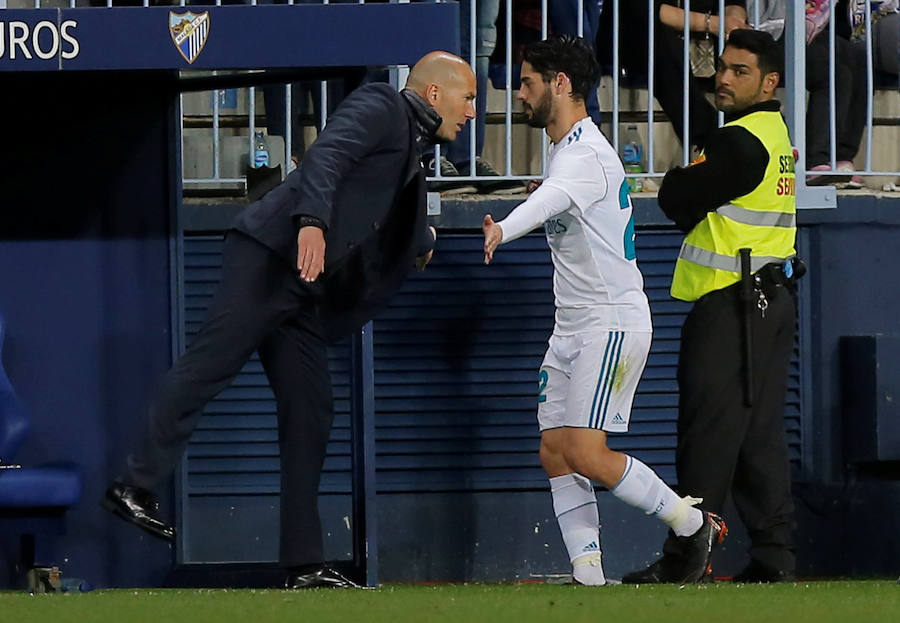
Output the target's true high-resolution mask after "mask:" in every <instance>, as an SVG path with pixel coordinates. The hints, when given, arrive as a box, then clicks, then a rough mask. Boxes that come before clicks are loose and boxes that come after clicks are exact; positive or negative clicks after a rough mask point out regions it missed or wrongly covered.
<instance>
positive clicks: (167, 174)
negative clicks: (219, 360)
mask: <svg viewBox="0 0 900 623" xmlns="http://www.w3.org/2000/svg"><path fill="white" fill-rule="evenodd" d="M76 78H77V79H76ZM118 78H119V79H117V80H114V82H115V84H116V88H115V89H109V88H108V85H109V84H110V82H109V80H110V79H111V78H110V76H109V75H108V74H107V75H105V76H100V75H97V74H81V75H79V76H77V77H70V76H54V77H52V78H46V77H45V78H43V79H41V80H36V79H33V77H32V76H29V75H27V74H17V75H12V76H10V75H7V76H4V86H5V89H8V90H6V91H5V92H7V93H17V94H18V95H17V96H16V97H5V98H2V102H0V118H3V119H7V120H13V123H9V124H7V125H6V126H5V127H4V134H5V140H4V144H5V145H6V148H4V149H3V150H2V155H0V170H2V171H3V172H4V179H5V180H8V182H6V183H5V184H4V190H3V195H4V201H3V204H2V206H0V268H2V274H3V278H2V280H0V312H2V313H3V315H4V316H5V318H6V321H7V324H8V340H7V344H6V348H5V352H4V353H3V363H4V367H5V369H6V371H7V373H8V374H9V377H10V380H11V381H12V384H13V386H14V387H15V388H16V390H17V392H18V393H19V396H20V398H21V400H22V402H23V403H24V405H25V407H26V409H27V410H28V412H29V414H30V416H31V420H32V433H31V436H30V438H29V440H28V441H27V442H26V445H25V446H24V447H23V449H22V450H21V452H20V453H19V455H18V456H16V457H14V458H15V460H16V461H17V462H18V463H21V464H23V465H38V464H41V463H44V462H52V461H61V460H65V461H72V462H74V463H76V464H77V465H78V466H79V467H80V469H81V471H82V473H83V475H84V481H85V489H84V495H83V499H82V501H81V504H80V505H79V506H78V507H77V508H75V509H74V510H73V511H72V512H71V513H70V514H69V516H68V522H67V524H68V532H67V534H65V535H63V536H59V537H47V538H41V537H39V538H38V541H37V562H38V563H41V562H44V563H49V562H53V563H55V564H59V565H61V566H62V567H63V569H64V573H65V574H66V575H69V576H72V577H82V578H87V579H89V580H90V581H91V582H92V583H94V584H95V585H100V586H139V585H147V584H149V585H153V584H157V583H160V582H162V581H163V580H164V578H165V576H166V574H167V573H168V569H169V567H170V564H171V559H172V555H171V552H170V551H168V549H167V548H166V547H165V546H163V547H162V548H161V547H160V546H159V542H157V541H155V542H153V543H152V544H150V543H146V542H145V541H144V540H143V539H140V538H136V535H135V534H134V533H133V532H132V531H130V530H127V529H126V527H125V526H121V525H120V524H121V522H119V521H116V520H113V519H111V518H110V517H109V515H108V514H107V513H105V512H103V511H101V510H100V507H99V505H98V502H99V500H100V498H101V496H102V494H103V490H104V488H105V486H106V483H107V482H108V481H109V480H110V479H111V478H112V477H113V476H114V475H115V473H116V470H117V469H118V467H119V465H120V464H121V461H122V460H123V456H124V453H125V451H126V448H127V447H128V446H129V444H130V440H131V439H132V437H133V436H134V434H135V433H136V427H137V426H138V424H137V422H138V420H139V418H140V416H141V413H142V410H143V409H144V408H145V405H146V403H147V398H148V395H149V393H150V391H151V389H152V387H153V385H154V384H155V383H156V382H157V380H158V378H159V376H160V374H161V373H162V372H163V371H164V370H165V369H166V367H167V366H168V364H169V362H170V353H171V349H172V346H171V332H170V303H169V301H170V266H171V263H170V239H169V235H170V231H171V226H170V223H171V222H172V219H171V214H172V208H173V205H174V204H173V196H174V189H175V188H176V187H177V184H178V181H177V180H176V179H175V178H174V177H173V172H174V171H175V170H176V169H175V167H176V166H177V163H176V162H173V161H172V159H171V158H170V153H169V145H170V144H172V137H173V127H174V125H173V123H174V121H175V119H176V117H175V116H174V113H175V110H174V107H173V102H174V101H175V99H174V96H173V94H172V92H171V91H170V90H169V89H168V88H167V87H166V84H167V80H166V77H165V76H162V75H152V74H151V75H147V76H144V77H142V78H141V79H137V78H135V77H127V76H120V77H118ZM26 94H27V95H26ZM7 141H8V142H7ZM23 163H24V166H23ZM4 458H6V457H4ZM169 495H171V494H169ZM16 546H17V537H16V535H14V534H10V533H8V532H7V533H4V534H3V535H2V552H0V556H2V561H0V585H8V584H9V583H10V581H11V578H10V573H11V571H10V567H11V565H12V564H13V562H14V560H15V557H16V555H17V548H16Z"/></svg>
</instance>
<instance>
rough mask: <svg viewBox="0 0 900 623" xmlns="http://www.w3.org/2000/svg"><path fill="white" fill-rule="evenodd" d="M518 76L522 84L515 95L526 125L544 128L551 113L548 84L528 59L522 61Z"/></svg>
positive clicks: (551, 106)
mask: <svg viewBox="0 0 900 623" xmlns="http://www.w3.org/2000/svg"><path fill="white" fill-rule="evenodd" d="M520 78H521V81H522V86H521V87H519V93H518V95H517V97H518V98H519V101H520V102H522V108H523V109H524V111H525V116H526V117H527V118H528V125H530V126H531V127H532V128H546V127H547V124H548V123H549V122H550V118H551V116H552V114H553V98H552V97H551V92H550V84H549V83H548V82H545V81H544V77H543V76H542V75H541V74H540V73H538V72H536V71H535V70H534V68H533V67H532V66H531V63H529V62H528V61H525V62H523V63H522V73H521V74H520Z"/></svg>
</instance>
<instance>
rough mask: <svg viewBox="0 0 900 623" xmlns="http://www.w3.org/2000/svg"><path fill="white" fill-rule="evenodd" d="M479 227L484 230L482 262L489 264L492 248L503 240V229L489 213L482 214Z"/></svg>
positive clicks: (492, 255) (492, 252)
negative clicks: (481, 221) (482, 218)
mask: <svg viewBox="0 0 900 623" xmlns="http://www.w3.org/2000/svg"><path fill="white" fill-rule="evenodd" d="M481 229H482V231H483V232H484V263H485V264H490V263H491V260H492V259H494V250H495V249H496V248H497V246H498V245H499V244H500V241H501V240H503V229H502V228H501V227H500V226H499V225H497V223H495V222H494V219H492V218H491V215H490V214H485V215H484V222H483V223H482V224H481Z"/></svg>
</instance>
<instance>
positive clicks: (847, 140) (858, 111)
mask: <svg viewBox="0 0 900 623" xmlns="http://www.w3.org/2000/svg"><path fill="white" fill-rule="evenodd" d="M782 43H783V42H782ZM834 55H835V56H834V72H833V73H834V84H835V91H834V99H835V141H834V142H835V160H836V161H838V160H853V158H854V157H855V156H856V152H858V151H859V144H860V141H861V140H862V131H863V128H864V127H865V125H866V53H865V48H863V47H862V46H854V45H853V44H851V43H850V42H849V41H848V40H846V39H844V38H843V37H835V38H834ZM831 73H832V71H831V69H830V68H829V65H828V31H827V30H823V31H822V32H820V33H819V34H818V36H816V38H815V39H813V40H812V42H811V43H810V44H809V45H807V46H806V88H807V90H808V91H809V101H808V102H807V104H806V166H807V168H812V167H814V166H818V165H820V164H827V163H829V162H830V161H831V130H830V127H831V126H830V125H829V112H828V111H829V109H830V106H829V95H828V93H829V92H828V81H829V77H830V75H831Z"/></svg>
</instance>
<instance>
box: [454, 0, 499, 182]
mask: <svg viewBox="0 0 900 623" xmlns="http://www.w3.org/2000/svg"><path fill="white" fill-rule="evenodd" d="M465 1H466V0H463V2H465ZM477 9H478V6H477V3H476V0H469V65H470V66H471V67H472V72H473V73H475V75H476V76H477V75H478V67H476V63H477V61H476V55H475V50H476V45H477V43H476V40H475V15H476V13H477ZM507 41H509V40H508V39H507ZM476 97H483V98H486V97H487V93H478V94H477V95H476ZM475 110H476V113H477V111H478V108H477V106H476V109H475ZM485 113H487V108H485ZM477 122H478V119H473V120H472V121H470V122H469V175H475V140H476V138H477V136H476V134H477V130H476V128H477ZM506 149H507V150H509V149H510V146H509V145H507V146H506Z"/></svg>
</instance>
